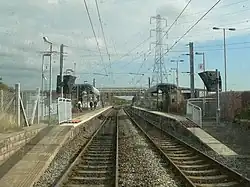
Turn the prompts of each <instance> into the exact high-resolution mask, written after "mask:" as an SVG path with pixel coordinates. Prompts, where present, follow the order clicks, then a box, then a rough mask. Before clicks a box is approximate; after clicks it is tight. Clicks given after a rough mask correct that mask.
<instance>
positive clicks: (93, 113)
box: [60, 106, 112, 127]
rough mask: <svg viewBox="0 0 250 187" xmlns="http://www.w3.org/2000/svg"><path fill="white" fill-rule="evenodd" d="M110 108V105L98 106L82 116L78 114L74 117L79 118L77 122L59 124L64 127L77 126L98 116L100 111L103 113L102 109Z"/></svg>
mask: <svg viewBox="0 0 250 187" xmlns="http://www.w3.org/2000/svg"><path fill="white" fill-rule="evenodd" d="M110 108H112V106H108V107H105V108H100V109H96V110H92V111H90V112H88V113H86V114H84V115H83V116H79V117H76V118H75V119H77V120H80V122H79V123H63V124H61V125H60V126H62V127H66V126H70V127H77V126H79V125H81V124H83V123H85V122H87V121H89V120H91V119H92V118H94V117H96V116H99V115H100V114H101V113H103V112H104V111H106V110H108V109H110Z"/></svg>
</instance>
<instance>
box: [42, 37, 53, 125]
mask: <svg viewBox="0 0 250 187" xmlns="http://www.w3.org/2000/svg"><path fill="white" fill-rule="evenodd" d="M43 41H44V42H45V43H48V44H49V45H50V50H49V51H50V52H49V56H50V60H49V125H50V123H51V108H50V107H52V106H51V105H52V63H51V61H52V42H50V41H49V39H48V37H43Z"/></svg>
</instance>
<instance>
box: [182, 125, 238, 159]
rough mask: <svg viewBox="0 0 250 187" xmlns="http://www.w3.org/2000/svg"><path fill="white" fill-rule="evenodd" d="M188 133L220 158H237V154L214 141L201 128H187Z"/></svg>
mask: <svg viewBox="0 0 250 187" xmlns="http://www.w3.org/2000/svg"><path fill="white" fill-rule="evenodd" d="M187 129H188V130H189V131H190V132H192V133H193V135H195V136H196V137H197V138H199V139H200V141H201V142H203V143H204V144H206V145H207V146H209V147H210V148H211V149H212V150H214V151H215V152H216V153H218V154H219V155H222V156H237V155H238V154H237V153H236V152H234V151H233V150H231V149H230V148H229V147H228V146H226V145H225V144H223V143H222V142H220V141H219V140H217V139H215V138H214V137H213V136H211V135H210V134H208V133H207V132H206V131H204V130H203V129H201V128H194V127H192V128H187Z"/></svg>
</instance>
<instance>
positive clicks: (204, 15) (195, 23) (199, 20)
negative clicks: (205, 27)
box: [165, 0, 221, 54]
mask: <svg viewBox="0 0 250 187" xmlns="http://www.w3.org/2000/svg"><path fill="white" fill-rule="evenodd" d="M220 1H221V0H218V1H217V2H216V3H215V4H214V5H213V6H212V7H211V8H210V9H209V10H208V11H207V12H206V13H205V14H204V15H203V16H201V17H200V18H199V19H198V20H197V21H196V22H195V23H194V24H193V25H192V26H191V27H190V28H189V29H188V30H187V31H186V32H185V33H184V34H183V35H182V36H181V37H180V38H179V39H178V40H177V41H176V42H175V43H174V44H173V45H172V46H171V47H170V48H169V49H168V50H167V52H165V54H167V53H168V52H169V51H170V50H171V49H173V47H174V46H176V45H177V44H178V43H179V41H181V40H182V39H183V38H184V37H185V36H186V35H187V34H188V33H189V32H190V31H191V30H192V29H193V28H194V27H195V26H196V25H197V24H198V23H199V22H200V21H201V20H202V19H203V18H204V17H205V16H206V15H207V14H208V13H209V12H210V11H211V10H213V8H214V7H215V6H216V5H217V4H219V2H220Z"/></svg>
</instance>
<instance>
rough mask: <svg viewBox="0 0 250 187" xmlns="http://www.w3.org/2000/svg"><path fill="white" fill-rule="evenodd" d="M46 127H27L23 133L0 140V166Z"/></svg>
mask: <svg viewBox="0 0 250 187" xmlns="http://www.w3.org/2000/svg"><path fill="white" fill-rule="evenodd" d="M46 126H47V125H38V126H32V127H27V128H25V129H24V130H23V131H21V132H18V133H15V134H11V135H10V136H9V137H6V138H2V139H0V164H1V163H2V161H4V160H6V159H8V158H9V157H10V156H11V155H12V154H14V153H15V152H16V151H17V150H19V149H20V148H21V147H22V146H24V145H25V143H27V142H28V141H29V140H30V139H31V138H33V137H35V136H36V134H37V133H38V132H40V131H41V130H42V129H43V128H45V127H46Z"/></svg>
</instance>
